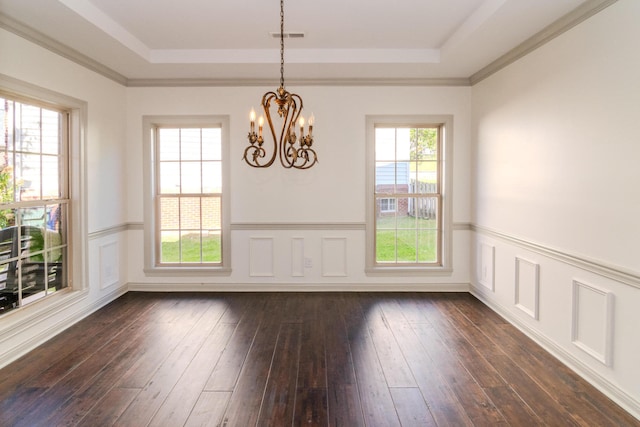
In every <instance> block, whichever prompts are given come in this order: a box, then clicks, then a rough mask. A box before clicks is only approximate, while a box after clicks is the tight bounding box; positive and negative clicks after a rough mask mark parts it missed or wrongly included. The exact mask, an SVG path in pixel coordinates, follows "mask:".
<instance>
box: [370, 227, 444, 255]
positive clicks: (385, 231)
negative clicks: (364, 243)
mask: <svg viewBox="0 0 640 427" xmlns="http://www.w3.org/2000/svg"><path fill="white" fill-rule="evenodd" d="M436 227H437V224H436V221H435V220H429V219H416V218H413V217H409V216H405V217H399V218H398V219H397V223H396V218H394V217H389V218H385V217H383V218H378V219H377V224H376V228H377V230H376V261H377V262H400V263H402V262H406V263H416V262H436V261H437V248H438V244H437V239H438V232H437V230H436Z"/></svg>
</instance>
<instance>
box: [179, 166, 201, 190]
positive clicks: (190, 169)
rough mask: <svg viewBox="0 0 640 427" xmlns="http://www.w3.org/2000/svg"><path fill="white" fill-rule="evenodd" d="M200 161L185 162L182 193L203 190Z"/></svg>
mask: <svg viewBox="0 0 640 427" xmlns="http://www.w3.org/2000/svg"><path fill="white" fill-rule="evenodd" d="M201 167H202V166H201V163H200V162H188V163H187V162H183V163H182V168H181V169H182V179H181V181H182V182H181V184H182V188H181V193H182V194H195V193H201V192H202V171H201V170H200V168H201Z"/></svg>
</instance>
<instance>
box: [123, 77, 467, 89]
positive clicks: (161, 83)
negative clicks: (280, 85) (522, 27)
mask: <svg viewBox="0 0 640 427" xmlns="http://www.w3.org/2000/svg"><path fill="white" fill-rule="evenodd" d="M275 84H277V81H276V80H275V79H129V80H128V81H127V86H129V87H205V86H209V87H211V86H219V87H225V86H273V85H275ZM287 85H288V86H470V85H471V83H470V81H469V79H468V78H464V77H463V78H418V79H416V78H407V79H385V78H364V79H361V78H352V79H345V78H335V79H334V78H327V79H287Z"/></svg>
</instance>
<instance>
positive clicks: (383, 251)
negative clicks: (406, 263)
mask: <svg viewBox="0 0 640 427" xmlns="http://www.w3.org/2000/svg"><path fill="white" fill-rule="evenodd" d="M376 261H377V262H396V231H395V230H381V229H378V230H377V231H376Z"/></svg>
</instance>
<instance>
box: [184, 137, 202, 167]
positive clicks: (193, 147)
mask: <svg viewBox="0 0 640 427" xmlns="http://www.w3.org/2000/svg"><path fill="white" fill-rule="evenodd" d="M180 156H181V160H183V161H185V160H200V158H201V155H200V129H181V130H180Z"/></svg>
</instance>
